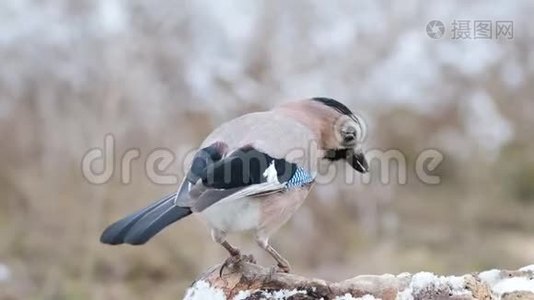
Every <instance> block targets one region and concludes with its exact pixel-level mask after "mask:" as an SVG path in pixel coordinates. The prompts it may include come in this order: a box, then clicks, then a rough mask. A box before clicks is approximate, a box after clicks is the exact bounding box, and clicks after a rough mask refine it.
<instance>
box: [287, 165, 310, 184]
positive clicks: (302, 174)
mask: <svg viewBox="0 0 534 300" xmlns="http://www.w3.org/2000/svg"><path fill="white" fill-rule="evenodd" d="M312 182H313V176H312V175H311V174H310V173H309V172H308V171H306V170H304V169H303V168H301V167H297V170H296V171H295V173H294V174H293V176H292V177H291V179H289V181H287V185H286V186H287V187H288V188H295V187H302V186H305V185H307V184H310V183H312Z"/></svg>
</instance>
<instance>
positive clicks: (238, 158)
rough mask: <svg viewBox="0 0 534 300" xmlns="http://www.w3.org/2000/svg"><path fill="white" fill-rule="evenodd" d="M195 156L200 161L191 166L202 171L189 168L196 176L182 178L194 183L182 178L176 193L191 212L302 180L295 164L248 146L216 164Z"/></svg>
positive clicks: (263, 193)
mask: <svg viewBox="0 0 534 300" xmlns="http://www.w3.org/2000/svg"><path fill="white" fill-rule="evenodd" d="M201 151H204V150H201ZM196 157H197V158H198V160H204V162H203V163H201V162H200V161H196V160H197V158H195V159H193V166H195V165H196V166H203V168H197V169H194V170H193V169H192V170H191V171H190V173H194V174H196V175H195V176H187V177H186V178H193V179H195V180H197V181H196V182H190V181H188V180H189V179H186V182H185V183H184V184H183V185H182V187H181V189H180V191H179V192H178V195H183V196H182V197H180V196H179V197H177V203H178V205H185V206H188V207H190V208H191V210H193V211H202V210H204V209H206V208H208V207H210V206H211V205H213V204H215V203H218V202H222V201H232V200H235V199H241V198H245V197H258V196H264V195H268V194H271V193H276V192H280V191H283V190H285V189H287V188H288V187H289V186H292V185H293V184H294V183H295V180H301V179H302V178H301V177H299V176H297V177H298V178H297V177H295V174H300V171H299V170H300V169H301V168H299V167H298V166H297V165H296V164H294V163H289V162H287V161H286V160H284V159H279V158H274V157H271V156H270V155H268V154H266V153H263V152H261V151H258V150H256V149H255V148H253V147H251V146H247V147H242V148H240V149H238V150H236V151H234V152H232V153H231V154H229V155H228V156H226V157H224V158H221V159H219V160H217V161H207V160H206V159H205V157H206V156H205V155H203V154H201V155H198V156H196ZM308 179H309V180H308V182H306V183H309V182H311V181H313V179H312V178H311V176H309V177H308ZM301 181H302V180H301ZM299 183H304V182H303V181H302V182H299ZM186 193H187V195H186Z"/></svg>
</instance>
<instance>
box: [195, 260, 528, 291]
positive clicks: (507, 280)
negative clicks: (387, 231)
mask: <svg viewBox="0 0 534 300" xmlns="http://www.w3.org/2000/svg"><path fill="white" fill-rule="evenodd" d="M220 267H221V266H220V265H217V266H214V267H212V268H211V269H210V270H208V271H207V272H206V273H204V274H202V275H201V276H200V277H199V278H198V279H197V280H196V281H195V282H194V283H193V284H192V286H191V287H190V288H189V289H188V290H187V292H186V295H185V299H188V300H209V299H214V300H222V299H232V300H245V299H247V300H249V299H250V300H252V299H254V300H256V299H279V300H282V299H292V300H301V299H339V300H349V299H365V300H370V299H384V300H390V299H400V300H403V299H534V265H531V266H528V267H524V268H521V269H519V270H516V271H507V270H490V271H484V272H480V273H471V274H466V275H462V276H441V275H435V274H432V273H429V272H419V273H416V274H409V273H402V274H399V275H391V274H385V275H360V276H356V277H354V278H351V279H347V280H344V281H341V282H328V281H325V280H322V279H315V278H306V277H302V276H299V275H295V274H285V273H276V272H272V271H271V269H269V268H264V267H261V266H259V265H255V264H251V263H246V262H241V263H239V264H238V265H236V266H230V267H226V268H225V269H224V270H223V274H222V276H220V274H219V272H220Z"/></svg>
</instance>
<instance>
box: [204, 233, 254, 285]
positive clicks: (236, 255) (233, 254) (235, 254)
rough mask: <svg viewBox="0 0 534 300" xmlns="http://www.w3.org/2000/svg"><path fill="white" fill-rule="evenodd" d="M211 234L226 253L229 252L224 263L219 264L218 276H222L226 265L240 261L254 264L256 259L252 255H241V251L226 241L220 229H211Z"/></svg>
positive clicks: (232, 264)
mask: <svg viewBox="0 0 534 300" xmlns="http://www.w3.org/2000/svg"><path fill="white" fill-rule="evenodd" d="M211 235H212V237H213V239H214V240H215V241H216V242H217V243H219V244H220V245H221V246H223V247H224V248H225V249H226V251H228V253H230V257H228V258H227V259H226V260H225V261H224V263H223V264H222V266H221V269H220V270H219V276H220V277H222V273H223V271H224V268H226V267H228V266H234V265H237V264H239V263H240V262H242V261H246V262H250V263H253V264H255V263H256V260H255V259H254V257H253V256H252V255H241V251H239V249H237V248H235V247H234V246H232V245H230V243H228V241H226V234H225V233H224V232H222V231H218V230H212V231H211Z"/></svg>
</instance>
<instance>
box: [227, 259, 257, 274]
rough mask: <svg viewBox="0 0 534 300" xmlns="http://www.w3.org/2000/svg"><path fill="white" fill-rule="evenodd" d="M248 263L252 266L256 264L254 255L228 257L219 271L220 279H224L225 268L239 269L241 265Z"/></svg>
mask: <svg viewBox="0 0 534 300" xmlns="http://www.w3.org/2000/svg"><path fill="white" fill-rule="evenodd" d="M243 262H247V263H251V264H256V259H255V258H254V256H252V254H249V255H246V254H236V255H232V256H230V257H228V258H227V259H226V260H225V261H224V263H223V264H222V266H221V269H220V271H219V277H222V275H223V271H224V269H225V268H229V269H234V268H236V267H239V266H240V265H241V263H243Z"/></svg>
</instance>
